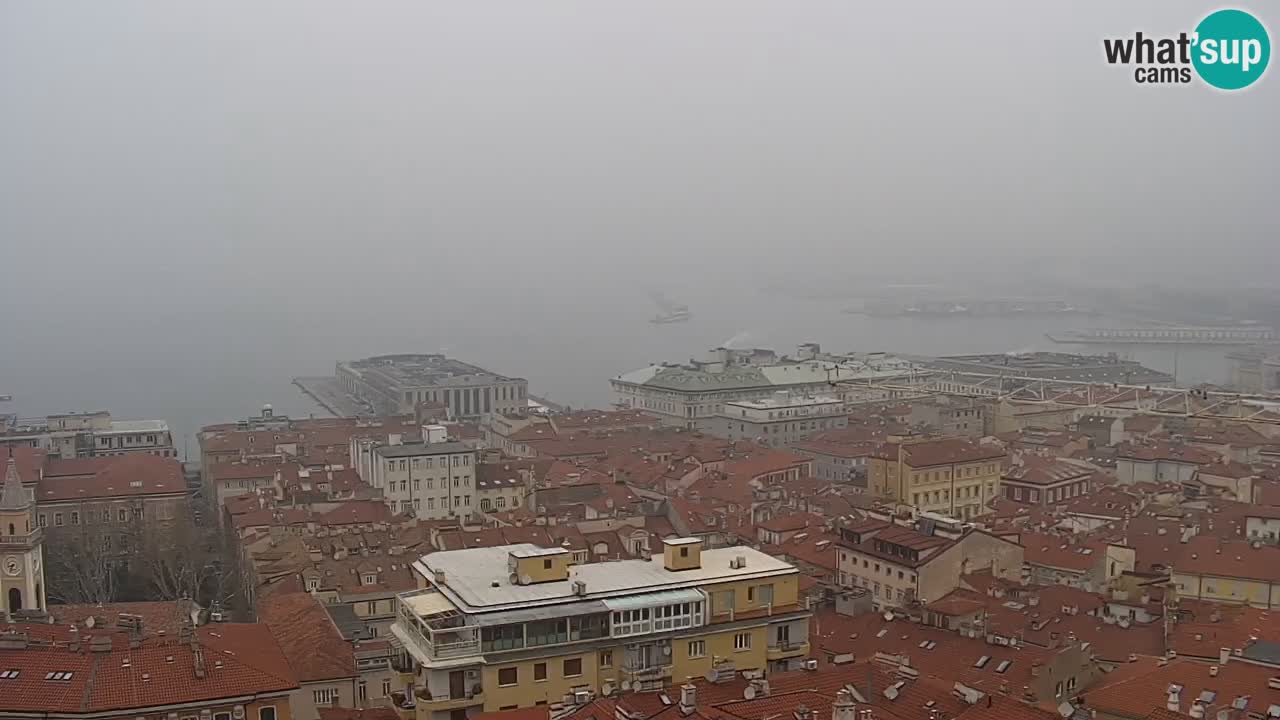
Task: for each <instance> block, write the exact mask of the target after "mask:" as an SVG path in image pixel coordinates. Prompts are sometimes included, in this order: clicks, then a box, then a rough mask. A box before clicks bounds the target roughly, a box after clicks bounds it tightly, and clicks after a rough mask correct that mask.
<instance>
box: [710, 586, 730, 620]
mask: <svg viewBox="0 0 1280 720" xmlns="http://www.w3.org/2000/svg"><path fill="white" fill-rule="evenodd" d="M711 597H712V598H713V599H714V604H713V605H712V607H713V608H714V609H713V610H712V614H715V615H721V614H727V613H728V612H730V611H731V610H733V607H734V593H733V591H732V590H717V591H716V592H715V593H714V594H713V595H712V596H711Z"/></svg>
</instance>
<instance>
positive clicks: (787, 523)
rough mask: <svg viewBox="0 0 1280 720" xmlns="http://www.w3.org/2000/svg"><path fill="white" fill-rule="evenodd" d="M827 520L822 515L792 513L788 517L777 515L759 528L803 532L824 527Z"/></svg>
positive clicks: (759, 525)
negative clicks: (809, 528)
mask: <svg viewBox="0 0 1280 720" xmlns="http://www.w3.org/2000/svg"><path fill="white" fill-rule="evenodd" d="M825 521H826V518H824V517H822V516H820V515H811V514H809V513H790V514H787V515H775V516H773V517H772V518H770V519H768V520H766V521H764V522H762V523H760V524H758V525H757V527H760V528H763V529H765V530H771V531H773V532H793V531H797V530H803V529H805V528H807V527H810V526H817V527H822V524H823V523H824V522H825Z"/></svg>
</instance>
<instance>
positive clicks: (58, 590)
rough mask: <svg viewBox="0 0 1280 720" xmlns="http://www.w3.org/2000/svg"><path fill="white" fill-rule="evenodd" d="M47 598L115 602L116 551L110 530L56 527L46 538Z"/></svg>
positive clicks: (117, 582)
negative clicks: (113, 547)
mask: <svg viewBox="0 0 1280 720" xmlns="http://www.w3.org/2000/svg"><path fill="white" fill-rule="evenodd" d="M44 556H45V575H46V582H48V584H49V587H48V589H47V591H46V592H47V593H48V595H49V598H50V599H53V600H57V601H59V602H64V603H87V604H93V605H97V604H101V603H109V602H114V601H115V600H116V597H117V595H118V593H119V589H120V588H119V580H120V567H119V555H118V552H117V551H116V550H113V549H112V534H111V533H110V532H109V531H108V530H107V529H105V528H103V527H102V526H99V525H88V524H84V525H72V526H68V527H63V528H58V529H57V530H56V531H55V532H51V533H49V534H48V539H47V540H46V541H45V553H44Z"/></svg>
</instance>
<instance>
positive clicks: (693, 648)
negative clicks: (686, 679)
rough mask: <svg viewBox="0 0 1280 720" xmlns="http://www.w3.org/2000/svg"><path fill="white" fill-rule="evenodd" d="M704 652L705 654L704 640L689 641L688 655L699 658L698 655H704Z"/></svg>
mask: <svg viewBox="0 0 1280 720" xmlns="http://www.w3.org/2000/svg"><path fill="white" fill-rule="evenodd" d="M706 654H707V641H706V640H694V641H693V642H691V643H689V657H691V658H700V657H704V656H706Z"/></svg>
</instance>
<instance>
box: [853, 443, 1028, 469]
mask: <svg viewBox="0 0 1280 720" xmlns="http://www.w3.org/2000/svg"><path fill="white" fill-rule="evenodd" d="M899 448H901V449H902V461H903V462H904V463H905V464H907V465H909V466H911V467H914V468H922V467H935V466H938V465H951V464H955V463H970V462H978V461H981V460H1000V459H1003V458H1004V457H1005V451H1004V448H1002V447H1000V446H999V445H995V444H990V445H989V444H985V443H979V442H974V441H973V440H968V439H962V438H943V439H938V440H924V441H920V442H914V443H907V444H897V443H886V444H884V445H882V446H880V448H879V449H878V450H877V451H876V457H880V458H883V459H886V460H897V459H898V449H899Z"/></svg>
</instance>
